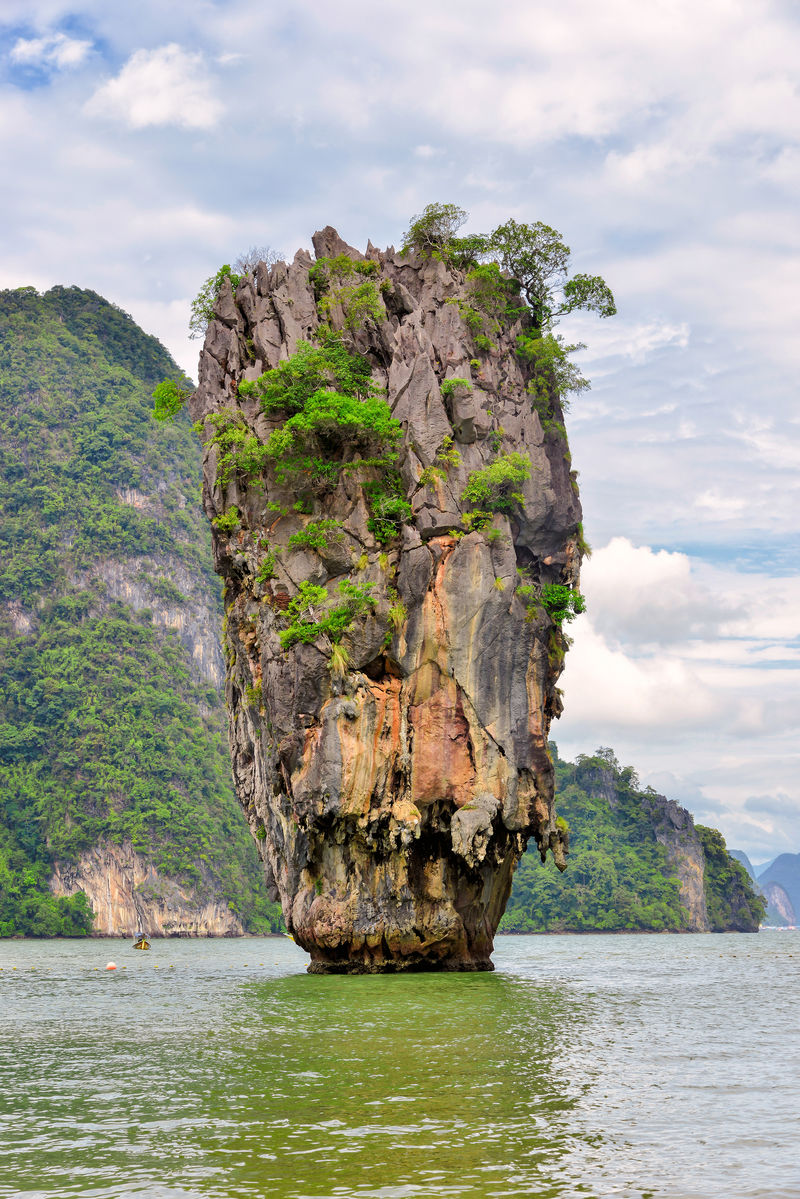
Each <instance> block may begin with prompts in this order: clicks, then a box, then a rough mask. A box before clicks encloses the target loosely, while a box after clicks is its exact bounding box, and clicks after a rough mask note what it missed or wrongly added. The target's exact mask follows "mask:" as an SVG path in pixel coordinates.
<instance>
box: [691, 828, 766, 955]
mask: <svg viewBox="0 0 800 1199" xmlns="http://www.w3.org/2000/svg"><path fill="white" fill-rule="evenodd" d="M695 829H696V830H697V834H698V836H699V838H700V843H701V845H702V846H703V853H704V855H705V859H706V875H705V894H706V910H707V911H708V921H709V924H710V925H711V928H712V930H713V931H714V932H723V931H724V930H725V929H726V928H731V926H734V927H735V926H736V925H737V923H738V922H740V921H741V919H742V916H743V915H744V916H745V918H747V917H749V918H750V919H752V920H754V921H755V922H756V923H757V924H760V923H761V921H762V920H763V919H764V917H765V915H766V911H767V904H766V900H765V899H764V897H763V896H762V895H760V894H758V893H757V892H756V891H755V889H754V887H753V884H752V880H751V878H750V876H749V874H748V873H747V871H746V870H745V868H744V866H742V864H741V862H737V861H736V859H735V858H732V857H731V856H730V854H729V853H728V847H727V846H726V844H725V838H724V837H723V836H722V833H720V832H719V831H718V830H717V829H715V828H706V827H705V825H702V824H696V825H695Z"/></svg>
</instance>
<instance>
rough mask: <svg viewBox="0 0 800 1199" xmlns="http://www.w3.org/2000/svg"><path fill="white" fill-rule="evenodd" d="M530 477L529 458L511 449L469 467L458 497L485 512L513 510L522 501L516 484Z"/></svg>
mask: <svg viewBox="0 0 800 1199" xmlns="http://www.w3.org/2000/svg"><path fill="white" fill-rule="evenodd" d="M530 477H531V460H530V458H529V457H528V456H527V455H526V454H520V453H518V452H517V451H516V450H515V451H514V452H513V453H511V454H503V455H501V457H499V458H495V460H494V462H490V463H489V465H488V466H484V467H481V469H480V470H474V471H472V473H471V474H470V476H469V478H468V479H467V485H466V487H465V488H464V491H463V494H462V496H461V498H462V500H464V501H466V502H467V503H470V504H475V506H476V507H478V508H480V509H483V510H484V511H485V512H507V513H513V512H514V510H515V508H516V506H517V505H518V504H519V505H520V506H521V505H522V504H524V502H525V497H524V496H523V495H522V493H521V492H520V490H519V488H520V485H521V484H522V483H524V482H525V480H526V479H529V478H530Z"/></svg>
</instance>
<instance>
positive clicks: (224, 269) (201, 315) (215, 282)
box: [189, 263, 241, 337]
mask: <svg viewBox="0 0 800 1199" xmlns="http://www.w3.org/2000/svg"><path fill="white" fill-rule="evenodd" d="M226 279H230V281H231V287H232V288H233V290H234V291H236V288H237V287H238V286H239V283H240V281H241V275H237V274H236V273H235V272H234V271H232V270H231V268H230V266H228V264H227V263H226V264H225V265H224V266H221V267H220V268H219V270H218V271H217V273H216V275H211V276H210V277H209V278H208V279H206V281H205V283H204V284H203V286H202V287H201V288H200V290H199V292H198V293H197V295H196V296H195V298H194V299H193V300H192V310H191V315H190V317H189V336H190V337H205V332H206V329H207V328H208V324H209V321H210V320H212V318H213V316H214V308H215V307H216V303H217V300H218V299H219V293H220V291H221V289H222V284H223V283H224V282H225V280H226Z"/></svg>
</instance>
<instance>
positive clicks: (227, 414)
mask: <svg viewBox="0 0 800 1199" xmlns="http://www.w3.org/2000/svg"><path fill="white" fill-rule="evenodd" d="M206 425H210V426H211V428H212V429H213V433H212V435H211V437H209V438H208V440H207V441H206V442H204V444H205V445H207V446H212V445H215V446H216V447H217V450H218V455H219V456H218V459H217V484H218V485H219V486H220V487H226V486H227V485H228V483H230V481H231V479H232V478H234V476H236V475H239V476H240V477H242V478H246V479H249V478H251V477H252V476H254V475H260V474H261V473H262V471H263V470H264V467H265V465H266V463H267V459H268V454H267V449H266V446H265V445H264V444H263V443H262V442H260V441H259V440H258V438H257V437H256V435H255V433H253V432H251V431H250V429H249V428H248V426H247V423H246V421H245V419H244V417H243V416H242V414H241V413H240V412H235V411H234V410H233V409H232V408H223V409H222V411H221V412H212V413H210V415H209V416H207V417H206V419H205V421H199V422H198V425H197V432H198V433H200V434H202V433H203V432H204V429H205V426H206Z"/></svg>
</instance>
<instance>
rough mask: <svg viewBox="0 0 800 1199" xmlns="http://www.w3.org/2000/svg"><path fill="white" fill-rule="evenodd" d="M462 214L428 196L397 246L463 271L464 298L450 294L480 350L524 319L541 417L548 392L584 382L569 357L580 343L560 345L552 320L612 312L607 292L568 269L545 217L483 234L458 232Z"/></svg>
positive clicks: (524, 343)
mask: <svg viewBox="0 0 800 1199" xmlns="http://www.w3.org/2000/svg"><path fill="white" fill-rule="evenodd" d="M467 216H468V214H467V212H466V211H465V210H464V209H463V208H459V207H458V205H456V204H429V205H428V206H427V208H425V209H424V211H423V212H422V213H420V214H419V215H417V216H415V217H414V218H413V220H412V221H411V224H410V226H409V229H408V231H407V232H406V233H405V235H404V238H403V245H402V248H401V249H402V252H403V253H416V254H419V255H421V256H422V257H427V258H439V259H441V260H442V261H443V262H445V263H446V264H447V265H448V266H449V267H451V268H454V269H459V270H464V271H466V272H467V282H468V284H469V299H468V300H464V299H457V300H452V301H450V302H451V303H455V304H457V305H458V308H459V311H460V313H461V316H462V317H463V319H464V321H465V323H466V324H467V326H468V328H469V329H470V331H471V333H472V335H473V338H474V341H475V347H476V349H478V350H479V351H481V352H482V353H488V352H489V351H490V350H491V349H492V348H493V342H492V336H495V335H496V334H497V333H499V332H500V330H501V329H504V328H508V327H509V326H510V325H512V324H513V323H514V322H515V321H517V320H519V319H520V318H522V319H523V330H522V333H521V334H520V336H519V343H520V354H521V356H522V357H523V358H524V359H525V360H526V361H527V362H528V363H529V364H530V366H531V371H532V375H531V379H530V383H529V390H530V392H531V395H532V396H533V397H534V406H535V407H536V408H537V410H538V411H539V412H540V415H542V416H544V417H545V418H546V417H548V416H549V415H550V411H549V407H550V401H551V400H552V399H554V398H555V399H558V398H559V397H561V398H563V397H565V396H567V395H568V394H569V393H571V392H578V391H583V390H584V389H585V388H587V387H589V381H588V380H587V379H585V378H584V377H583V375H582V374H581V372H580V370H579V369H578V368H577V367H576V366H575V365H574V364H573V363H571V362H570V361H569V357H568V356H569V355H570V354H572V353H574V352H575V351H576V350H580V349H584V348H585V347H584V346H583V345H581V344H575V345H566V344H565V343H564V340H563V338H561V337H559V336H557V335H554V334H553V332H552V330H553V327H554V326H555V325H556V324H558V322H559V320H560V318H561V317H562V316H566V315H567V314H568V313H570V312H575V311H577V310H584V311H589V312H596V313H597V314H598V316H601V317H608V316H613V315H614V314H615V313H616V311H617V309H616V304H615V302H614V296H613V295H612V292H611V289H610V288H609V286H608V284H607V283H606V282H605V280H604V279H602V278H601V277H600V276H599V275H585V274H576V275H572V277H570V275H569V260H570V248H569V246H568V245H566V243H565V242H564V240H563V238H562V236H561V234H560V233H559V232H558V230H557V229H553V228H552V227H551V226H550V225H545V224H543V223H542V222H541V221H535V222H533V223H532V224H526V223H524V222H520V221H515V220H509V221H506V222H505V223H504V224H502V225H498V226H497V228H496V229H493V230H492V232H491V233H490V234H472V235H471V236H469V237H461V238H459V237H457V236H456V234H457V232H458V230H459V229H460V228H461V226H462V225H464V224H465V222H466V220H467ZM475 362H476V363H478V365H479V360H477V359H476V360H475ZM542 405H544V407H542Z"/></svg>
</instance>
